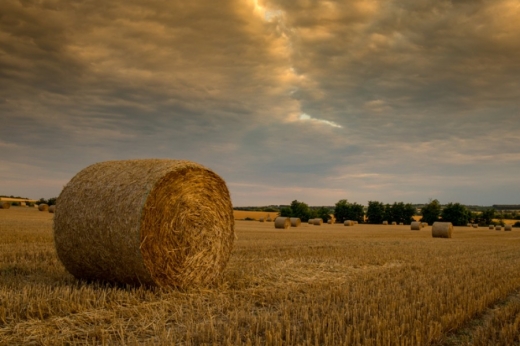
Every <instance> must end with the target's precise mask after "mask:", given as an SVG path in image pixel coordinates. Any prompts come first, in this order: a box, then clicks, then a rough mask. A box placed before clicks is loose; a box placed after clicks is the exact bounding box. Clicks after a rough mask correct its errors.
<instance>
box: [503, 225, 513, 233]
mask: <svg viewBox="0 0 520 346" xmlns="http://www.w3.org/2000/svg"><path fill="white" fill-rule="evenodd" d="M512 230H513V226H512V225H505V226H504V231H508V232H509V231H512Z"/></svg>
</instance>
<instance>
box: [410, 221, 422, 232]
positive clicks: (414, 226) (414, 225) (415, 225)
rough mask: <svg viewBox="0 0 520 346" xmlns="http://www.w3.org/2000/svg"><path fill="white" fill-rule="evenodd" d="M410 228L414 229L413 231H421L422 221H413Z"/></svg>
mask: <svg viewBox="0 0 520 346" xmlns="http://www.w3.org/2000/svg"><path fill="white" fill-rule="evenodd" d="M410 228H411V229H412V231H420V230H421V228H422V225H421V223H420V222H412V223H411V224H410Z"/></svg>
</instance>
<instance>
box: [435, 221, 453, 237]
mask: <svg viewBox="0 0 520 346" xmlns="http://www.w3.org/2000/svg"><path fill="white" fill-rule="evenodd" d="M452 232H453V225H452V224H451V222H434V223H433V225H432V237H434V238H451V233H452Z"/></svg>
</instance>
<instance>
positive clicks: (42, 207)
mask: <svg viewBox="0 0 520 346" xmlns="http://www.w3.org/2000/svg"><path fill="white" fill-rule="evenodd" d="M38 210H39V211H49V205H47V204H45V203H42V204H40V205H38Z"/></svg>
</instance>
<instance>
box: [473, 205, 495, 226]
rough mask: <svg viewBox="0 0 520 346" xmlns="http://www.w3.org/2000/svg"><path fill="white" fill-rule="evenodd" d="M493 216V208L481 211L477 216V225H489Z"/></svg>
mask: <svg viewBox="0 0 520 346" xmlns="http://www.w3.org/2000/svg"><path fill="white" fill-rule="evenodd" d="M494 218H495V209H493V208H489V209H486V210H483V211H482V213H481V214H480V215H479V216H478V220H477V223H478V224H479V225H491V224H492V223H493V219H494Z"/></svg>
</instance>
